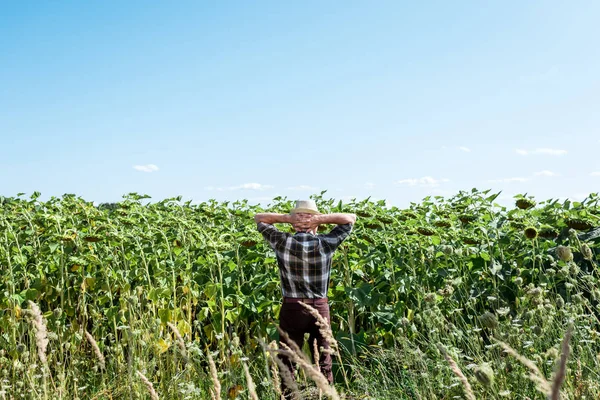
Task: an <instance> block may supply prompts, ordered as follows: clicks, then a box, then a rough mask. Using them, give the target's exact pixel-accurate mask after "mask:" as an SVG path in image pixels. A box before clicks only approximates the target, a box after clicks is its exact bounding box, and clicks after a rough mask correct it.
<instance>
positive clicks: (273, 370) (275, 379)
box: [261, 341, 282, 398]
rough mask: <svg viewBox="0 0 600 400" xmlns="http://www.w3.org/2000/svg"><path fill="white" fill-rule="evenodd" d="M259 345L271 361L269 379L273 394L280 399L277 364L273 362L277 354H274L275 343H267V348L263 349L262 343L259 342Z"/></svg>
mask: <svg viewBox="0 0 600 400" xmlns="http://www.w3.org/2000/svg"><path fill="white" fill-rule="evenodd" d="M261 344H262V345H263V350H264V351H265V353H266V355H267V356H268V358H269V359H270V361H271V362H270V364H271V379H272V380H273V388H274V389H275V393H276V394H277V396H278V397H279V398H281V397H282V393H281V383H280V382H279V368H278V367H277V362H275V360H274V358H277V354H276V353H274V352H275V350H277V343H276V342H275V341H272V342H271V343H269V346H268V348H265V345H264V343H262V342H261Z"/></svg>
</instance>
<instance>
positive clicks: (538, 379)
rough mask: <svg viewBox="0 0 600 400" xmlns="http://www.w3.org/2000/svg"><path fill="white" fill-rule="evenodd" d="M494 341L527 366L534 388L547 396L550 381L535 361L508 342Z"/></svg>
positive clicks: (549, 389) (549, 390)
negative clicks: (521, 353)
mask: <svg viewBox="0 0 600 400" xmlns="http://www.w3.org/2000/svg"><path fill="white" fill-rule="evenodd" d="M496 341H497V342H498V344H499V345H500V346H501V347H502V348H503V349H504V351H505V352H506V353H507V354H510V355H511V356H513V357H514V358H516V359H517V360H518V361H520V362H521V364H523V365H524V366H526V367H527V368H529V370H530V371H531V373H530V374H529V379H530V380H531V381H532V382H534V383H535V384H536V385H537V386H536V388H537V390H538V391H540V392H542V393H544V394H545V395H546V396H548V395H549V394H550V392H551V391H552V389H551V386H550V383H549V382H548V381H547V380H546V378H545V377H544V375H543V374H542V373H541V371H540V370H539V369H538V367H537V365H535V363H534V362H533V361H531V360H530V359H528V358H526V357H523V356H522V355H520V354H519V353H518V352H517V351H516V350H515V349H513V348H512V347H510V346H509V345H508V344H506V343H504V342H502V341H500V340H496Z"/></svg>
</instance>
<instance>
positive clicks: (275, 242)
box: [258, 222, 287, 249]
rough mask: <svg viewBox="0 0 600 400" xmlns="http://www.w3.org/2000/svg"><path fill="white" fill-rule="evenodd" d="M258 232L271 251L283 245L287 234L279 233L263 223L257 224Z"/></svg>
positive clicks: (271, 226)
mask: <svg viewBox="0 0 600 400" xmlns="http://www.w3.org/2000/svg"><path fill="white" fill-rule="evenodd" d="M258 231H259V232H260V233H261V235H263V237H264V238H265V239H266V241H267V242H269V244H270V245H271V247H272V248H273V249H276V248H277V247H278V246H281V245H282V244H283V243H285V240H286V238H287V234H286V233H285V232H281V231H280V230H279V229H277V228H275V227H274V226H273V225H271V224H266V223H264V222H259V223H258Z"/></svg>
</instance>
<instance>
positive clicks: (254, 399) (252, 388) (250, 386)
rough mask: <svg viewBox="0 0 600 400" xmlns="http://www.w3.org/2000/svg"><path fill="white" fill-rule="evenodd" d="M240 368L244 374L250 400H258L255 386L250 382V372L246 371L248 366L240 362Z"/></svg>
mask: <svg viewBox="0 0 600 400" xmlns="http://www.w3.org/2000/svg"><path fill="white" fill-rule="evenodd" d="M242 366H243V367H244V374H246V383H247V384H248V394H249V396H250V398H251V399H252V400H258V395H257V394H256V386H254V381H253V380H252V376H250V370H249V369H248V365H246V363H245V362H244V361H242Z"/></svg>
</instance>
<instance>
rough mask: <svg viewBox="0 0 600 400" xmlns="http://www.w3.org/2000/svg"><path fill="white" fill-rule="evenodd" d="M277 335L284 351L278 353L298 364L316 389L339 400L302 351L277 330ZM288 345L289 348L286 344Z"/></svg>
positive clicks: (323, 376)
mask: <svg viewBox="0 0 600 400" xmlns="http://www.w3.org/2000/svg"><path fill="white" fill-rule="evenodd" d="M278 329H279V335H281V337H282V338H283V341H282V342H281V347H282V348H283V349H284V350H283V351H282V350H279V353H280V354H282V355H285V356H287V357H289V358H291V359H292V360H293V361H294V362H295V363H296V364H298V365H299V366H300V367H301V368H302V369H303V370H304V372H305V373H306V375H307V376H308V377H309V378H310V379H312V380H313V381H314V382H315V383H316V384H317V387H318V388H319V389H320V390H321V391H322V392H323V393H324V394H325V395H327V396H329V397H331V398H332V399H334V400H339V399H340V396H339V395H338V393H337V390H335V388H334V387H333V386H331V385H329V382H328V381H327V378H326V377H325V375H323V374H322V373H321V371H319V370H318V369H317V368H315V366H314V365H312V364H311V363H310V361H309V360H308V359H307V357H306V355H305V354H304V353H303V352H302V350H301V349H300V348H299V347H298V345H297V344H296V343H294V342H293V341H292V340H290V338H289V336H288V334H287V333H286V332H285V331H283V330H282V329H281V328H279V327H278ZM286 342H287V343H289V346H288V345H287V343H286Z"/></svg>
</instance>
